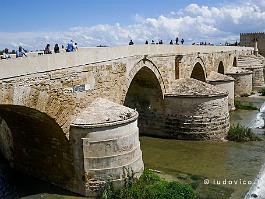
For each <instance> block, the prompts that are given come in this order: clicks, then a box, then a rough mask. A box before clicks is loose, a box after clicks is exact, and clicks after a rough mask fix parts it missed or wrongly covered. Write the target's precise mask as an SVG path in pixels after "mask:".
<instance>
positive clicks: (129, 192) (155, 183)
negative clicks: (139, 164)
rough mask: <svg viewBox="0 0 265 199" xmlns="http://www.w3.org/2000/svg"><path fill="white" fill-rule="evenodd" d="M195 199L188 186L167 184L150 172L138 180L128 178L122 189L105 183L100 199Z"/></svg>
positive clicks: (174, 183) (131, 177) (176, 183)
mask: <svg viewBox="0 0 265 199" xmlns="http://www.w3.org/2000/svg"><path fill="white" fill-rule="evenodd" d="M154 198H155V199H195V198H196V194H195V192H194V191H193V189H192V188H191V186H190V185H186V184H182V183H179V182H175V181H174V182H167V181H165V180H163V179H161V178H160V177H159V176H158V175H157V174H155V173H154V172H152V171H150V170H145V171H144V172H143V174H142V176H141V177H140V178H139V179H136V178H134V176H133V175H132V176H130V177H128V179H127V180H126V181H125V182H124V186H123V187H122V188H119V189H116V188H114V186H113V184H112V183H110V182H109V183H107V184H106V186H105V188H104V190H103V193H102V196H101V199H154Z"/></svg>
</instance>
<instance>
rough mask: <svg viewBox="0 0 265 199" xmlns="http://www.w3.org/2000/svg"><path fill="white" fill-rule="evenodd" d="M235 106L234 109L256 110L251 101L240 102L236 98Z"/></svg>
mask: <svg viewBox="0 0 265 199" xmlns="http://www.w3.org/2000/svg"><path fill="white" fill-rule="evenodd" d="M235 107H236V109H242V110H258V108H257V107H256V106H254V105H253V104H252V103H251V102H244V103H242V102H240V101H238V100H235Z"/></svg>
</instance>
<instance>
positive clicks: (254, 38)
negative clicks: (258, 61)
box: [240, 32, 265, 57]
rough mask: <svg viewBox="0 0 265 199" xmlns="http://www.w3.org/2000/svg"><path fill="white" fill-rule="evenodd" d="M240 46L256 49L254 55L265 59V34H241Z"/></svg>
mask: <svg viewBox="0 0 265 199" xmlns="http://www.w3.org/2000/svg"><path fill="white" fill-rule="evenodd" d="M240 46H246V47H254V54H255V55H256V54H258V53H259V54H260V55H262V56H264V57H265V33H264V32H254V33H240Z"/></svg>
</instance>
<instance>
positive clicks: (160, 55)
mask: <svg viewBox="0 0 265 199" xmlns="http://www.w3.org/2000/svg"><path fill="white" fill-rule="evenodd" d="M251 54H253V48H245V47H225V46H173V45H142V46H122V47H114V48H84V49H82V48H81V49H80V50H79V51H78V52H73V53H60V54H52V55H41V56H37V55H34V54H33V55H30V56H29V57H27V58H23V59H11V60H2V61H1V62H0V127H1V128H0V144H1V145H0V150H1V153H2V154H3V155H4V156H5V157H6V159H7V160H8V161H9V162H10V164H11V165H12V166H13V167H15V168H17V169H19V170H21V171H24V172H26V173H29V174H31V175H34V176H37V177H39V178H41V179H44V180H46V181H49V182H51V183H53V184H56V185H58V186H61V187H63V188H65V189H68V190H71V191H74V192H77V193H80V194H82V195H86V196H91V197H94V196H96V195H97V194H98V193H99V192H100V189H101V187H102V186H103V185H104V183H105V181H106V180H107V179H108V178H110V179H112V180H113V181H114V182H115V183H116V184H118V185H119V184H122V181H123V179H124V178H126V175H127V174H128V172H131V171H133V172H135V173H137V174H138V175H140V174H141V172H142V170H143V162H142V155H141V150H140V144H139V132H140V134H146V135H152V136H159V137H170V138H176V139H199V140H207V139H211V140H220V139H223V138H224V137H225V136H226V133H227V131H228V128H229V122H228V121H229V111H228V110H229V108H230V109H233V108H234V107H233V97H234V96H233V93H234V92H235V93H237V89H239V91H240V89H241V87H242V86H246V84H247V87H249V88H250V89H252V86H253V85H252V83H251V82H246V81H245V79H244V78H241V77H239V79H238V80H237V79H236V78H231V77H227V76H225V75H226V74H227V73H229V74H231V72H233V69H234V68H233V67H237V68H239V67H240V65H238V63H239V62H238V61H240V59H239V57H248V56H251ZM238 59H239V60H238ZM253 59H256V58H255V57H254V58H253ZM257 59H260V57H259V58H257ZM262 67H263V66H262ZM242 70H243V69H242ZM214 73H218V74H220V75H216V74H214ZM221 74H222V75H221ZM247 74H251V75H250V76H248V77H247V79H249V80H252V78H254V77H253V75H254V76H255V75H256V74H257V75H258V76H259V79H260V80H261V79H262V77H260V75H261V73H260V68H259V69H258V72H256V73H255V71H250V72H247ZM224 80H225V81H224ZM208 82H209V83H211V84H213V85H210V84H208ZM231 82H232V83H234V84H235V87H236V90H235V91H234V90H233V84H232V83H231ZM223 83H224V84H225V85H223ZM256 83H257V84H263V83H262V81H259V82H256ZM221 84H222V85H221ZM226 85H227V86H226ZM240 92H241V91H240ZM240 92H239V93H240ZM228 104H229V106H228Z"/></svg>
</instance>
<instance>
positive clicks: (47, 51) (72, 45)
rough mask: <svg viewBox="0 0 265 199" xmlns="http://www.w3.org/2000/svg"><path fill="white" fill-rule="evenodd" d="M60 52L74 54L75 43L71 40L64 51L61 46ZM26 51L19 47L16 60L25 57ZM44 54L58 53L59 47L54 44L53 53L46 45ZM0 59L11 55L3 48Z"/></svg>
mask: <svg viewBox="0 0 265 199" xmlns="http://www.w3.org/2000/svg"><path fill="white" fill-rule="evenodd" d="M62 50H63V51H66V52H74V51H78V46H77V43H76V42H74V41H73V40H71V41H70V42H69V43H68V44H67V46H66V48H65V49H64V46H63V45H62ZM26 53H27V51H26V50H25V49H24V48H22V46H19V47H18V50H17V51H16V58H19V57H27V55H26ZM43 53H44V54H52V53H60V47H59V44H55V45H54V48H53V52H52V50H51V45H50V44H47V45H46V47H45V49H44V51H43ZM43 53H40V54H43ZM0 58H1V59H11V54H10V52H9V49H8V48H5V50H4V51H3V54H2V55H1V57H0Z"/></svg>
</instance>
